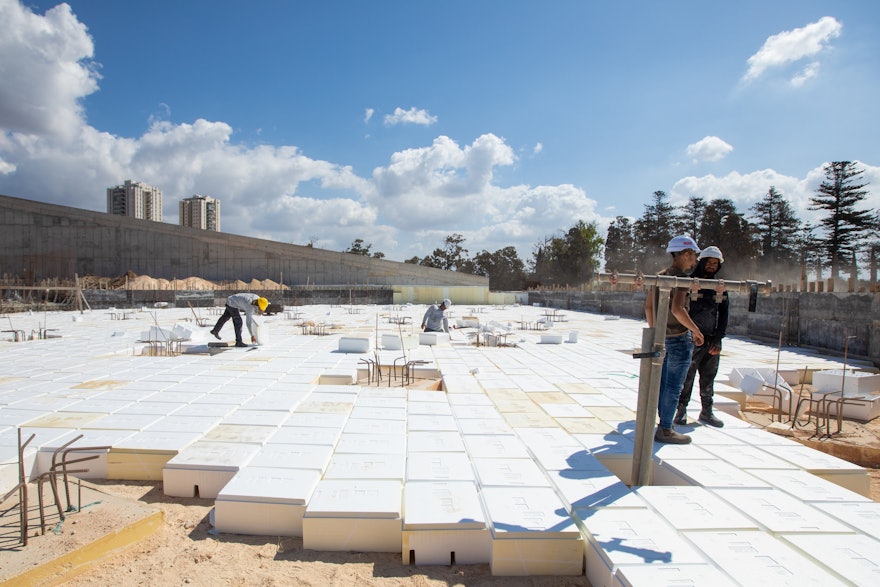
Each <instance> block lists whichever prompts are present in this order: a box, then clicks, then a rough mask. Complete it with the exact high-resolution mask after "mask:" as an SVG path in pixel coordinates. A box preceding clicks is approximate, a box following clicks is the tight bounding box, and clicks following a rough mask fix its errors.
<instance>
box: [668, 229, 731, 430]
mask: <svg viewBox="0 0 880 587" xmlns="http://www.w3.org/2000/svg"><path fill="white" fill-rule="evenodd" d="M722 263H724V256H723V255H722V254H721V249H719V248H718V247H714V246H713V247H706V248H705V249H703V251H702V252H701V253H700V256H699V258H698V260H697V267H696V269H694V272H693V273H691V277H696V278H699V279H718V272H719V271H721V264H722ZM689 297H690V309H689V310H688V313H689V314H690V316H691V319H692V320H693V321H694V323H695V324H696V325H697V326H698V327H699V328H700V331H702V333H703V336H705V337H706V341H705V343H704V344H702V345H697V346H695V347H694V354H693V358H692V359H691V366H690V368H689V369H688V372H687V377H685V380H684V385H683V386H682V388H681V395H680V396H679V398H678V410H676V412H675V418H673V420H672V421H673V422H674V423H675V424H682V425H683V424H687V406H688V403H690V401H691V392H692V391H693V387H694V379H695V378H696V375H697V372H699V373H700V403H701V404H702V410H701V411H700V416H699V418H698V420H699V421H700V422H704V423H706V424H708V425H710V426H715V427H716V428H721V427H722V426H724V422H722V421H721V420H720V419H719V418H717V417H716V416H715V414H713V413H712V404H713V401H714V397H715V388H714V383H715V375H717V374H718V363H719V362H720V359H721V339H722V338H724V334H725V333H726V332H727V320H728V313H729V307H730V300H729V299H728V295H727V290H726V288H725V287H724V283H720V284H718V286H716V287H714V288H702V289H701V288H693V287H692V288H691V291H690V294H689Z"/></svg>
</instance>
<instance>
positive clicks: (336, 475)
mask: <svg viewBox="0 0 880 587" xmlns="http://www.w3.org/2000/svg"><path fill="white" fill-rule="evenodd" d="M405 462H406V457H405V456H404V453H394V454H388V453H344V454H340V453H338V452H337V453H335V454H334V455H333V456H332V457H331V458H330V464H329V465H327V470H326V471H325V472H324V479H365V480H369V479H372V480H377V479H381V480H394V481H397V482H398V483H402V482H403V479H404V476H405V474H406V472H405Z"/></svg>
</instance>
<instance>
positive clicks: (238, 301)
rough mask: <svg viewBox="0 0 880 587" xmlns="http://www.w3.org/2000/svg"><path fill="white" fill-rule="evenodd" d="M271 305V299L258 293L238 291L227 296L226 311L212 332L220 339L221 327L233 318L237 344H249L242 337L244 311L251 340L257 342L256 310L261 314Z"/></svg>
mask: <svg viewBox="0 0 880 587" xmlns="http://www.w3.org/2000/svg"><path fill="white" fill-rule="evenodd" d="M268 307H269V300H267V299H266V298H261V297H260V296H258V295H257V294H252V293H237V294H232V295H231V296H229V297H228V298H226V311H225V312H223V315H222V316H220V319H219V320H217V324H215V325H214V328H212V329H211V334H213V335H214V337H215V338H217V339H218V340H219V339H220V329H221V328H223V325H224V324H226V322H227V321H228V320H229V319H230V318H232V326H233V327H235V346H237V347H244V346H248V345H246V344H245V343H244V341H243V340H242V339H241V313H242V312H244V315H245V321H246V322H247V328H248V332H250V333H251V342H253V343H256V342H257V335H256V326H257V322H256V321H255V320H254V312H255V311H259V312H260V313H261V314H262V313H263V312H265V311H266V308H268Z"/></svg>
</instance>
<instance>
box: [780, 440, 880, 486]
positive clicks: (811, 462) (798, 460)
mask: <svg viewBox="0 0 880 587" xmlns="http://www.w3.org/2000/svg"><path fill="white" fill-rule="evenodd" d="M773 454H774V455H776V456H778V457H779V458H781V459H784V460H786V461H788V462H790V463H793V464H795V465H797V466H799V467H801V468H802V469H804V470H805V471H809V472H810V473H813V474H815V475H818V476H819V477H822V478H823V479H827V480H828V481H831V482H832V483H836V484H837V485H840V486H841V487H845V488H847V489H849V490H850V491H854V492H856V493H858V494H860V495H864V496H865V497H869V496H870V495H871V478H870V476H869V475H868V471H867V470H865V469H864V468H862V467H860V466H858V465H854V464H853V463H850V462H848V461H845V460H843V459H839V458H837V457H835V456H833V455H829V454H826V453H824V452H821V451H818V450H813V449H812V448H809V447H807V446H803V445H801V444H794V445H788V446H780V447H778V448H774V449H773Z"/></svg>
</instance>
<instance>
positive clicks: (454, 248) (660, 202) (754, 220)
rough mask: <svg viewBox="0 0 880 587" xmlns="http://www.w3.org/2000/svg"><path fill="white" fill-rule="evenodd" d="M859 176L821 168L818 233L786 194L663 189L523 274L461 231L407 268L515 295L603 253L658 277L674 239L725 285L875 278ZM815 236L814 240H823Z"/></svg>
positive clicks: (572, 279) (571, 235)
mask: <svg viewBox="0 0 880 587" xmlns="http://www.w3.org/2000/svg"><path fill="white" fill-rule="evenodd" d="M863 173H864V170H863V169H858V168H857V166H856V164H855V163H853V162H851V161H836V162H833V163H830V164H828V165H826V167H825V181H823V182H822V183H821V185H820V186H819V188H818V189H817V191H816V194H815V195H814V196H812V197H811V198H810V203H811V206H810V207H811V209H812V210H818V211H822V212H823V213H824V215H823V217H822V218H821V220H820V221H819V224H818V226H814V225H812V224H810V223H804V222H802V221H801V220H800V219H799V218H798V217H797V215H796V214H795V212H794V210H793V208H792V206H791V204H790V203H789V202H788V200H786V199H785V196H784V195H783V194H781V193H780V192H779V191H777V190H776V188H775V187H773V186H771V187H770V189H769V190H768V191H767V193H766V194H765V195H764V197H763V198H762V199H761V200H759V201H758V202H757V203H756V204H755V205H753V206H752V207H751V208H749V214H748V215H746V214H744V213H742V212H740V211H739V210H737V207H736V204H735V203H734V202H733V200H731V199H729V198H717V199H715V200H712V201H708V202H707V201H706V200H705V199H704V198H701V197H698V196H692V197H691V198H690V199H689V200H688V201H687V202H686V203H685V204H683V205H681V206H673V205H672V204H671V203H670V202H669V197H668V196H667V195H666V193H665V192H662V191H657V192H654V194H653V197H652V200H651V203H650V204H647V205H645V210H644V213H643V214H642V216H641V217H639V218H638V219H636V220H634V221H633V220H630V219H629V218H626V217H624V216H618V217H617V218H615V219H614V221H613V222H611V224H610V226H609V227H608V233H607V236H606V238H604V239H603V238H602V236H601V235H600V233H599V229H598V228H597V226H596V224H595V223H589V224H588V223H585V222H584V221H583V220H578V221H577V222H575V224H574V225H573V226H572V227H571V228H569V229H568V230H566V231H560V232H559V234H557V235H556V236H552V237H547V238H545V239H544V240H543V241H542V242H539V243H537V244H536V245H535V246H534V250H533V252H532V258H531V259H530V260H529V263H528V267H526V263H524V262H523V261H522V260H521V259H520V258H519V255H518V254H517V252H516V249H515V248H514V247H504V248H503V249H499V250H497V251H495V252H494V253H490V252H489V251H487V250H483V251H480V252H479V253H477V254H476V255H475V256H474V257H473V258H471V257H469V256H468V253H469V251H468V250H467V249H466V248H465V246H464V242H465V239H464V237H463V236H462V235H461V234H452V235H449V236H447V237H446V239H445V240H444V243H443V246H442V247H439V248H437V249H434V252H433V253H431V254H430V255H427V256H425V257H421V258H420V257H417V256H416V257H412V258H411V259H407V260H406V261H405V262H406V263H414V264H418V265H424V266H428V267H437V268H439V269H446V270H451V271H461V272H465V273H472V274H476V275H484V276H487V277H488V278H489V287H490V288H491V289H494V290H516V289H522V288H523V287H524V286H525V285H528V284H530V283H531V284H535V283H541V284H543V285H579V284H582V283H585V282H588V281H590V279H592V277H593V274H594V273H595V271H597V270H598V269H599V266H600V264H601V263H600V260H601V259H602V256H603V253H604V261H605V270H606V271H615V270H616V271H618V272H621V273H635V272H637V271H641V272H643V273H646V274H650V273H655V272H656V271H658V270H660V269H662V268H663V267H665V266H666V265H668V264H669V255H668V254H667V253H666V251H665V248H666V244H667V243H668V242H669V240H670V239H671V238H672V237H673V236H675V235H676V234H690V235H691V236H693V237H694V238H695V239H696V240H697V242H698V243H700V245H701V246H708V245H716V246H718V247H720V248H721V250H722V251H723V252H724V256H725V263H724V265H725V272H724V274H725V275H727V276H729V277H728V278H730V279H734V278H736V279H745V278H752V279H761V280H764V279H772V280H773V281H776V282H778V281H780V280H783V281H784V280H796V279H798V278H799V277H800V276H801V275H802V274H803V273H804V272H812V273H814V274H815V275H816V276H817V277H818V278H822V276H823V271H824V270H825V268H829V269H830V276H831V277H832V278H834V279H838V278H839V277H840V274H841V272H845V273H849V274H850V275H855V274H857V271H858V268H859V263H860V261H866V260H867V262H868V263H870V271H871V278H872V280H873V279H876V270H877V258H878V253H880V238H878V228H880V218H878V214H877V212H876V211H872V210H864V209H860V208H859V205H860V203H861V202H862V201H864V200H865V199H866V198H867V195H868V192H867V191H866V190H865V188H866V186H867V184H865V183H861V175H862V174H863ZM820 233H821V234H820ZM371 249H372V245H370V244H367V245H365V244H364V241H363V240H361V239H357V240H355V241H354V242H353V243H352V246H351V247H350V248H349V249H347V250H346V251H345V252H347V253H352V254H360V255H368V256H372V257H375V258H382V257H384V254H382V253H380V252H373V251H372V250H371Z"/></svg>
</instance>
